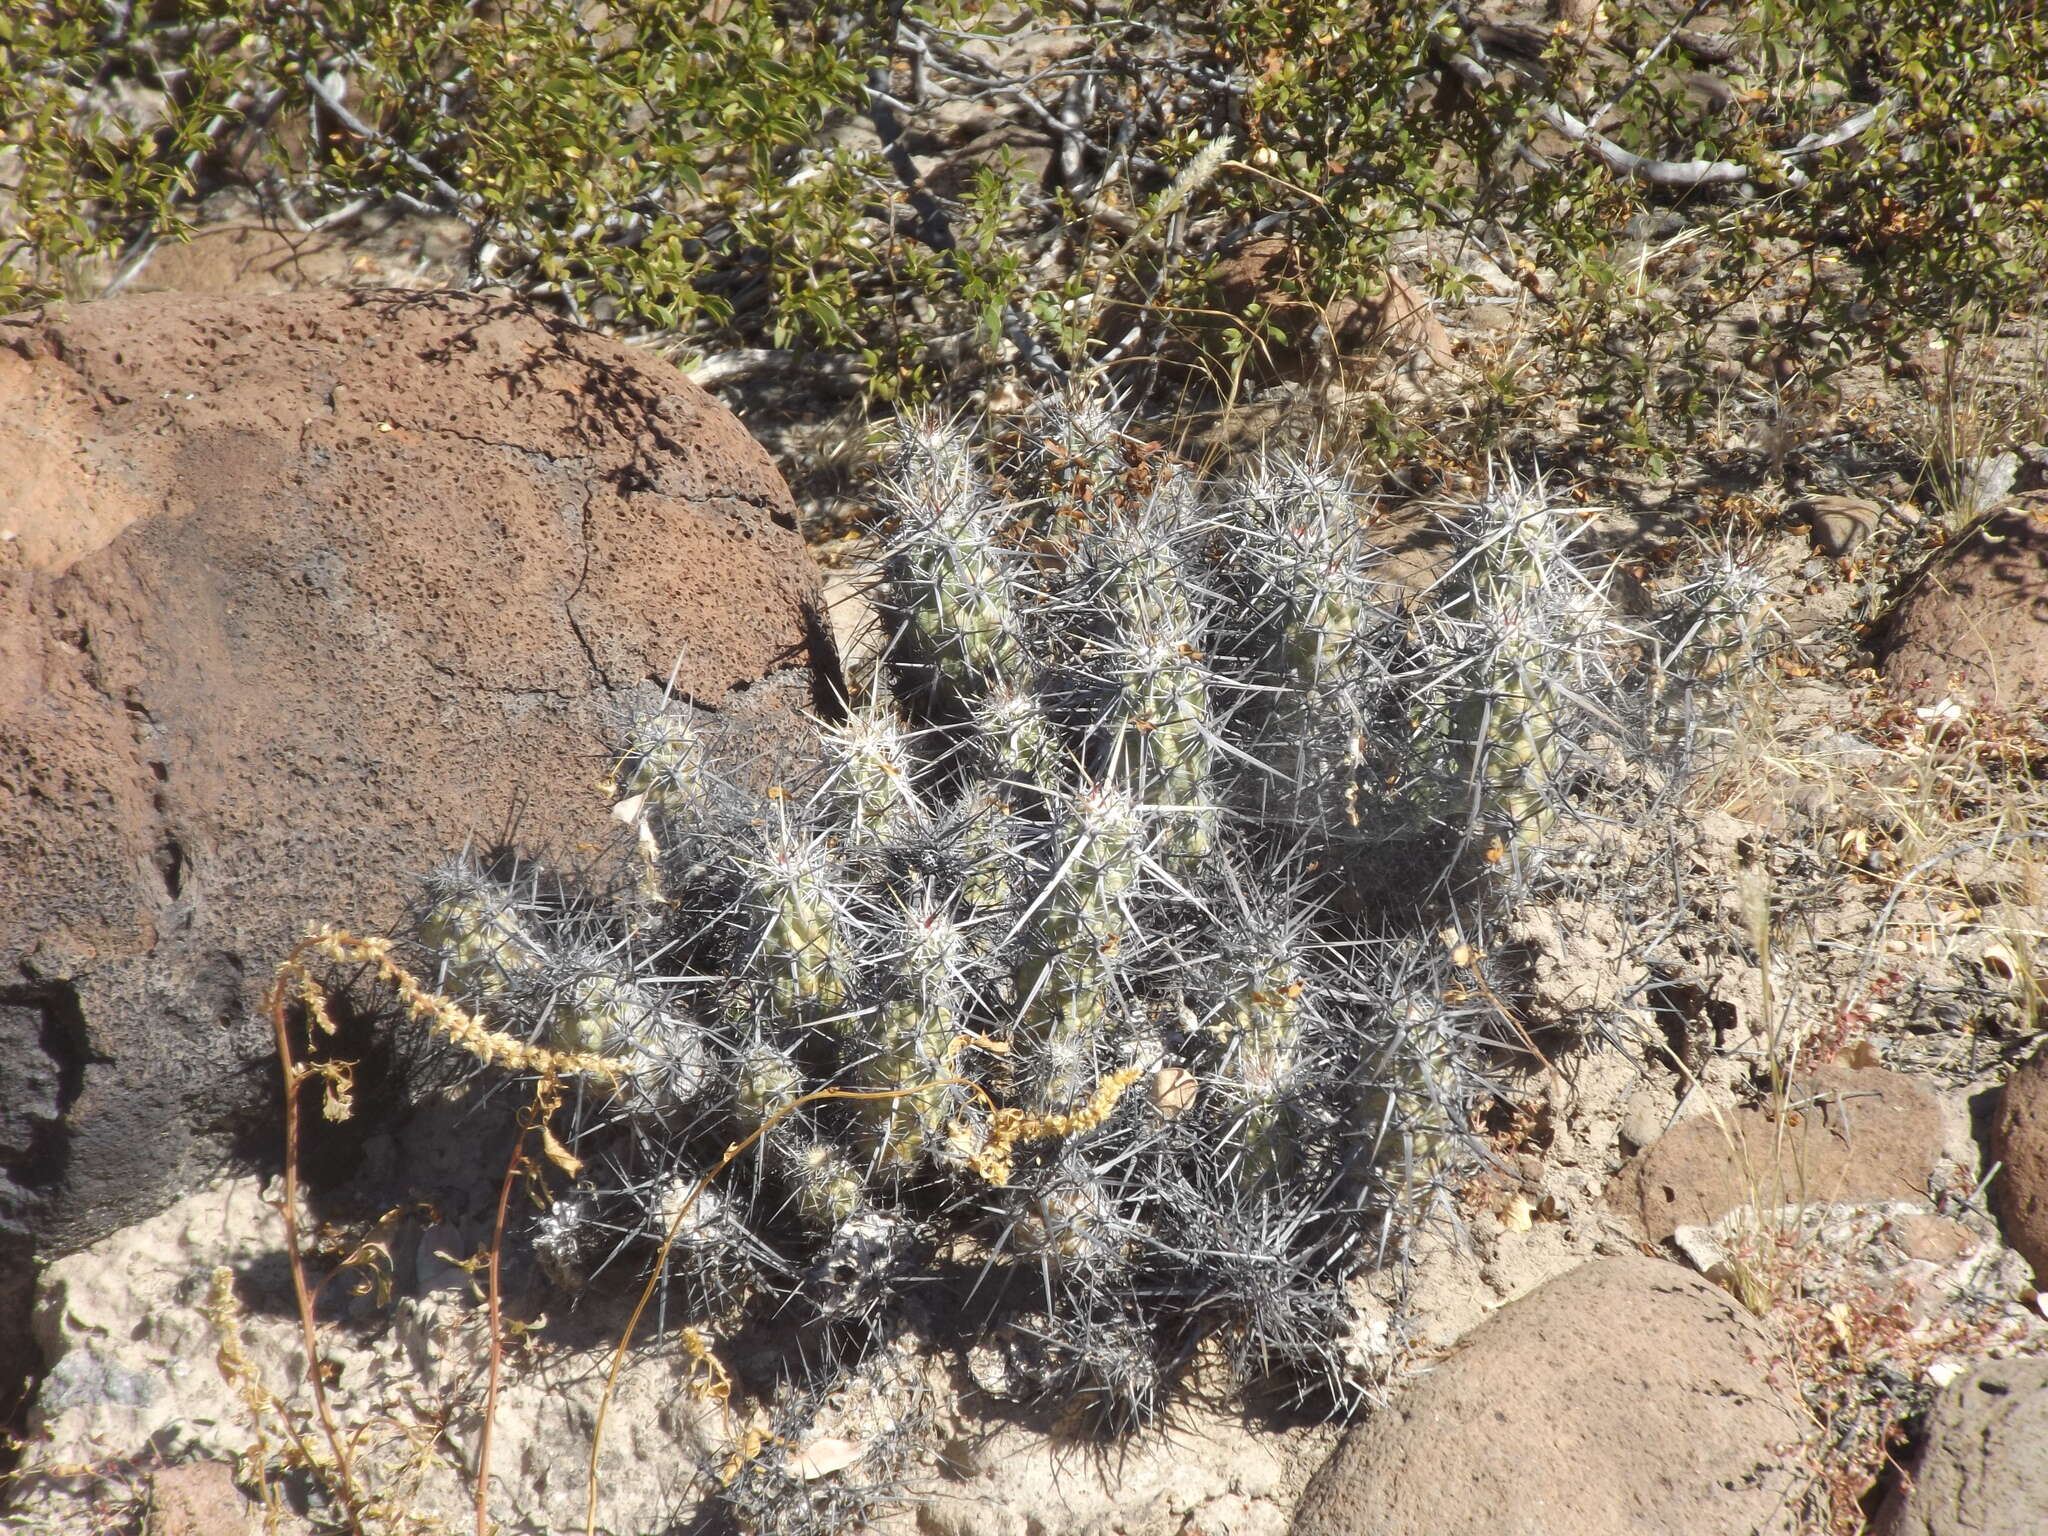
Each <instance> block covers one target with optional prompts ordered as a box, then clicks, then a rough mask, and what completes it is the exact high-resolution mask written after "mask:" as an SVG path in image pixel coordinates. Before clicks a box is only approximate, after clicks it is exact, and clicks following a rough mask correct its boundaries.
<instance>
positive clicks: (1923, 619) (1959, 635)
mask: <svg viewBox="0 0 2048 1536" xmlns="http://www.w3.org/2000/svg"><path fill="white" fill-rule="evenodd" d="M1882 653H1883V657H1884V671H1885V676H1886V677H1887V678H1888V679H1889V680H1890V681H1891V683H1892V684H1893V686H1894V687H1896V688H1898V689H1899V690H1900V691H1901V692H1903V693H1907V694H1911V695H1914V696H1916V697H1925V698H1927V699H1930V700H1934V699H1940V698H1942V697H1945V696H1946V695H1948V694H1951V693H1954V694H1958V695H1961V696H1966V697H1967V699H1968V701H1969V702H1971V703H1973V704H1983V705H1990V706H1993V707H1995V708H1999V709H2032V708H2036V707H2038V706H2040V705H2042V704H2044V703H2048V519H2044V518H2043V517H2041V516H2030V515H2028V513H2027V512H2026V511H2025V510H2023V509H2015V510H2013V511H2009V512H2005V513H2001V514H2000V515H1998V516H1996V517H1993V518H1992V519H1990V521H1989V522H1987V523H1986V524H1985V525H1984V527H1983V528H1981V529H1980V530H1978V531H1977V532H1976V533H1973V534H1972V535H1971V536H1970V537H1969V538H1968V539H1966V540H1964V541H1963V543H1962V544H1961V546H1960V547H1959V548H1957V549H1956V551H1955V552H1954V553H1953V554H1952V555H1950V556H1948V557H1947V558H1945V559H1944V560H1942V561H1941V562H1940V563H1938V564H1937V565H1935V566H1934V567H1933V569H1931V570H1929V571H1928V572H1927V574H1926V575H1925V576H1924V577H1923V578H1922V579H1921V580H1920V581H1919V583H1918V584H1917V585H1916V586H1915V587H1914V588H1913V590H1912V591H1911V592H1909V593H1908V594H1907V595H1906V596H1905V598H1904V599H1902V600H1901V602H1900V603H1899V605H1898V607H1897V608H1896V609H1894V610H1893V612H1892V615H1891V617H1890V619H1889V620H1888V621H1887V622H1886V625H1885V630H1884V639H1883V646H1882Z"/></svg>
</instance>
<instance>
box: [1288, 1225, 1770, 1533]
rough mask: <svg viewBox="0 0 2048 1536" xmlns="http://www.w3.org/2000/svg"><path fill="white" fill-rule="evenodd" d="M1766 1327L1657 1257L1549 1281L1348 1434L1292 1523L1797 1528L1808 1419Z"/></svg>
mask: <svg viewBox="0 0 2048 1536" xmlns="http://www.w3.org/2000/svg"><path fill="white" fill-rule="evenodd" d="M1768 1350H1769V1340H1768V1338H1767V1336H1766V1335H1765V1333H1764V1331H1763V1328H1762V1326H1761V1325H1760V1324H1759V1323H1758V1322H1757V1321H1756V1319H1754V1318H1753V1317H1751V1316H1750V1315H1749V1314H1748V1313H1747V1312H1745V1311H1743V1310H1742V1308H1741V1307H1739V1306H1737V1305H1736V1304H1735V1303H1734V1301H1732V1300H1731V1299H1730V1298H1729V1297H1728V1295H1727V1294H1726V1293H1725V1292H1723V1291H1721V1290H1720V1289H1718V1288H1717V1287H1715V1286H1713V1285H1710V1284H1709V1283H1708V1282H1707V1281H1705V1280H1703V1279H1701V1278H1700V1277H1699V1276H1697V1275H1695V1274H1692V1273H1691V1272H1690V1271H1687V1270H1683V1269H1680V1268H1679V1267H1678V1266H1677V1265H1675V1264H1667V1263H1664V1262H1662V1261H1661V1260H1657V1259H1646V1258H1639V1257H1629V1258H1617V1259H1602V1260H1598V1261H1596V1262H1594V1263H1591V1264H1587V1265H1584V1266H1582V1267H1580V1268H1578V1269H1575V1270H1572V1271H1571V1272H1570V1273H1568V1274H1565V1275H1562V1276H1560V1277H1559V1278H1558V1279H1555V1280H1553V1281H1551V1282H1550V1283H1549V1284H1547V1285H1544V1286H1541V1287H1539V1288H1538V1289H1537V1290H1535V1291H1533V1292H1531V1293H1530V1294H1529V1295H1528V1296H1525V1297H1523V1298H1522V1299H1521V1300H1520V1301H1517V1302H1514V1303H1513V1304H1511V1305H1509V1306H1507V1307H1504V1308H1502V1309H1501V1310H1500V1311H1499V1312H1498V1313H1496V1314H1495V1315H1494V1316H1492V1317H1490V1318H1488V1319H1487V1320H1486V1321H1485V1322H1484V1323H1482V1324H1480V1325H1479V1327H1477V1328H1475V1329H1474V1330H1473V1331H1472V1332H1471V1333H1470V1334H1468V1335H1467V1336H1466V1338H1465V1340H1464V1341H1463V1342H1462V1343H1461V1344H1459V1346H1458V1347H1457V1349H1455V1350H1454V1351H1453V1352H1452V1353H1451V1355H1450V1356H1449V1358H1448V1359H1445V1360H1443V1361H1442V1362H1440V1363H1439V1364H1438V1365H1436V1366H1435V1367H1434V1368H1433V1369H1432V1370H1430V1371H1429V1372H1428V1373H1427V1374H1426V1375H1423V1376H1421V1377H1419V1378H1417V1379H1416V1380H1414V1381H1412V1382H1410V1383H1409V1384H1408V1385H1407V1386H1406V1387H1404V1388H1403V1389H1402V1390H1401V1392H1400V1393H1399V1395H1398V1396H1396V1397H1395V1398H1394V1399H1393V1401H1392V1402H1390V1403H1388V1404H1387V1405H1386V1406H1385V1407H1384V1408H1381V1409H1378V1410H1376V1411H1374V1412H1373V1413H1372V1414H1371V1415H1370V1416H1369V1417H1367V1418H1366V1419H1365V1420H1363V1421H1362V1422H1361V1423H1360V1424H1358V1425H1357V1426H1356V1427H1354V1428H1353V1429H1352V1430H1351V1431H1350V1433H1349V1434H1348V1435H1346V1436H1345V1438H1344V1441H1343V1443H1342V1444H1341V1445H1340V1446H1339V1447H1338V1449H1337V1452H1336V1454H1335V1455H1334V1456H1332V1457H1331V1459H1330V1461H1329V1462H1328V1463H1327V1464H1326V1465H1325V1466H1324V1467H1323V1469H1322V1470H1321V1471H1320V1472H1318V1473H1317V1474H1316V1476H1315V1478H1314V1480H1313V1481H1312V1482H1311V1483H1310V1484H1309V1487H1308V1491H1307V1493H1306V1494H1305V1495H1304V1496H1303V1498H1302V1502H1301V1506H1300V1508H1299V1510H1298V1511H1297V1513H1296V1515H1295V1521H1294V1528H1293V1532H1294V1536H1557V1533H1559V1532H1571V1533H1572V1536H1636V1533H1641V1532H1645V1531H1670V1532H1678V1531H1683V1532H1685V1533H1687V1536H1720V1533H1726V1536H1754V1533H1768V1532H1789V1531H1791V1530H1792V1529H1793V1528H1794V1524H1795V1522H1794V1519H1793V1512H1792V1510H1791V1508H1790V1507H1789V1506H1790V1504H1791V1500H1790V1499H1789V1498H1788V1497H1787V1495H1788V1492H1789V1491H1790V1489H1791V1487H1792V1485H1793V1483H1794V1480H1795V1479H1796V1478H1797V1476H1798V1475H1799V1474H1798V1471H1797V1467H1796V1464H1795V1462H1796V1447H1797V1445H1798V1443H1799V1441H1800V1438H1801V1425H1800V1420H1799V1417H1798V1415H1797V1414H1796V1413H1795V1412H1794V1411H1793V1409H1792V1407H1791V1405H1790V1404H1789V1403H1788V1402H1787V1401H1786V1399H1785V1398H1784V1396H1783V1395H1782V1394H1781V1393H1780V1392H1779V1391H1778V1390H1777V1389H1776V1388H1774V1387H1773V1386H1772V1385H1771V1382H1770V1378H1769V1376H1768V1374H1767V1370H1766V1366H1765V1364H1764V1361H1765V1360H1766V1359H1767V1357H1768Z"/></svg>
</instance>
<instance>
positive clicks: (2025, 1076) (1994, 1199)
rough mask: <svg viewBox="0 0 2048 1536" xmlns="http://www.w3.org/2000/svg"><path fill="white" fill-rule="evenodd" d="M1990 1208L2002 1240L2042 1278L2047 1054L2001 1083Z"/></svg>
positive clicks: (2047, 1238) (2047, 1212) (2046, 1265)
mask: <svg viewBox="0 0 2048 1536" xmlns="http://www.w3.org/2000/svg"><path fill="white" fill-rule="evenodd" d="M1991 1160H1992V1161H1993V1162H1995V1163H1997V1164H1998V1165H1999V1167H1998V1177H1996V1178H1995V1179H1993V1180H1992V1181H1991V1206H1992V1209H1993V1210H1994V1211H1996V1212H1997V1213H1998V1224H1999V1227H2000V1228H2001V1229H2002V1230H2003V1232H2004V1234H2005V1240H2006V1242H2007V1243H2008V1244H2010V1245H2011V1246H2012V1248H2013V1249H2014V1250H2015V1251H2016V1252H2017V1253H2018V1254H2019V1255H2020V1257H2021V1258H2023V1259H2025V1260H2026V1261H2027V1262H2028V1263H2029V1264H2031V1265H2033V1266H2034V1276H2035V1278H2036V1279H2037V1280H2040V1279H2044V1278H2048V1052H2037V1053H2036V1054H2035V1055H2034V1057H2033V1058H2032V1059H2031V1060H2029V1061H2027V1062H2025V1063H2023V1064H2022V1065H2021V1066H2020V1067H2019V1069H2018V1070H2017V1071H2015V1072H2014V1073H2013V1075H2012V1076H2011V1077H2009V1078H2007V1079H2006V1083H2005V1088H2004V1090H2003V1092H2001V1093H2000V1094H1999V1097H1998V1111H1997V1117H1996V1118H1995V1119H1994V1120H1993V1121H1992V1124H1991Z"/></svg>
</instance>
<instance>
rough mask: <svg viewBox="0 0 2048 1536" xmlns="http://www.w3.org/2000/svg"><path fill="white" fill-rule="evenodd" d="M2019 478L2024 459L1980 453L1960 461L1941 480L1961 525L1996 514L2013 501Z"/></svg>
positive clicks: (1952, 510) (1944, 492)
mask: <svg viewBox="0 0 2048 1536" xmlns="http://www.w3.org/2000/svg"><path fill="white" fill-rule="evenodd" d="M2019 478H2020V456H2019V455H2018V454H2016V453H1980V454H1975V455H1972V456H1970V457H1968V458H1962V459H1957V460H1956V461H1955V463H1953V464H1951V465H1950V466H1949V467H1948V469H1947V470H1946V472H1945V473H1943V475H1942V477H1941V481H1942V494H1943V495H1944V496H1945V497H1946V499H1947V501H1948V506H1949V514H1950V516H1951V517H1952V518H1953V519H1954V520H1955V521H1957V522H1959V523H1961V522H1967V521H1969V520H1970V519H1972V518H1978V517H1982V516H1984V514H1985V513H1987V512H1996V511H1997V510H1998V509H1999V508H2000V507H2002V506H2004V505H2005V504H2006V502H2008V501H2009V500H2011V499H2012V493H2013V487H2014V486H2016V485H2017V484H2018V483H2019Z"/></svg>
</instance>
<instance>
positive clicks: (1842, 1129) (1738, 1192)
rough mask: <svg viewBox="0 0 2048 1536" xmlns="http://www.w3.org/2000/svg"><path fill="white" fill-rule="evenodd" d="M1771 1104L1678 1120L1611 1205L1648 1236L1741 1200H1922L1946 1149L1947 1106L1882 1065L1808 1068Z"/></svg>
mask: <svg viewBox="0 0 2048 1536" xmlns="http://www.w3.org/2000/svg"><path fill="white" fill-rule="evenodd" d="M1786 1104H1787V1112H1786V1114H1785V1116H1784V1118H1783V1119H1782V1120H1780V1119H1779V1118H1778V1117H1777V1115H1776V1113H1775V1111H1774V1110H1773V1109H1772V1108H1771V1107H1770V1106H1755V1107H1749V1108H1743V1109H1738V1110H1734V1111H1732V1112H1729V1113H1726V1114H1723V1115H1720V1116H1718V1117H1717V1116H1713V1115H1698V1116H1693V1117H1691V1118H1688V1119H1685V1120H1681V1121H1679V1122H1678V1124H1676V1125H1674V1126H1673V1127H1672V1128H1671V1129H1670V1130H1668V1131H1666V1132H1665V1133H1664V1134H1663V1135H1662V1136H1661V1137H1659V1138H1658V1139H1657V1141H1656V1142H1655V1143H1654V1144H1653V1145H1652V1146H1650V1147H1648V1148H1646V1149H1645V1150H1644V1151H1643V1152H1641V1153H1639V1154H1638V1155H1637V1156H1635V1157H1633V1158H1631V1159H1630V1160H1629V1161H1628V1162H1627V1163H1626V1164H1624V1165H1623V1167H1622V1169H1621V1171H1620V1172H1619V1173H1617V1174H1616V1175H1615V1176H1614V1180H1613V1182H1612V1183H1611V1184H1610V1185H1609V1186H1608V1195H1607V1203H1608V1205H1609V1206H1610V1207H1611V1208H1612V1209H1614V1210H1616V1211H1618V1212H1620V1213H1622V1214H1625V1215H1627V1216H1630V1217H1632V1218H1634V1219H1635V1220H1636V1221H1637V1222H1639V1223H1640V1224H1641V1226H1642V1229H1643V1235H1644V1236H1646V1237H1647V1238H1649V1239H1650V1241H1651V1242H1662V1241H1663V1240H1664V1239H1665V1238H1667V1237H1669V1236H1670V1235H1671V1234H1672V1233H1673V1232H1675V1231H1677V1230H1678V1228H1680V1227H1691V1226H1705V1225H1708V1224H1710V1223H1712V1222H1714V1221H1716V1220H1718V1219H1719V1218H1720V1217H1722V1216H1723V1215H1725V1214H1726V1213H1728V1212H1729V1211H1732V1210H1735V1209H1737V1208H1738V1207H1748V1208H1750V1209H1752V1210H1759V1211H1770V1210H1776V1209H1777V1208H1779V1207H1780V1206H1786V1205H1817V1204H1823V1203H1831V1202H1835V1201H1871V1200H1914V1199H1924V1198H1926V1195H1927V1181H1928V1179H1929V1177H1930V1176H1931V1175H1932V1174H1933V1172H1934V1169H1935V1165H1936V1163H1938V1162H1939V1161H1940V1159H1941V1154H1942V1147H1943V1143H1944V1140H1945V1136H1946V1132H1945V1129H1944V1127H1943V1124H1942V1115H1941V1106H1940V1104H1939V1103H1938V1102H1937V1101H1936V1100H1935V1098H1934V1096H1933V1095H1932V1094H1930V1093H1929V1092H1928V1091H1927V1090H1926V1089H1925V1088H1923V1087H1921V1086H1920V1084H1918V1083H1916V1082H1915V1081H1913V1079H1911V1078H1910V1077H1906V1076H1904V1075H1903V1074H1901V1073H1898V1072H1888V1071H1886V1070H1885V1069H1883V1068H1882V1067H1862V1068H1851V1067H1842V1066H1820V1067H1813V1068H1810V1069H1809V1070H1808V1071H1807V1072H1805V1073H1804V1074H1802V1076H1801V1077H1800V1078H1799V1079H1798V1080H1797V1081H1795V1082H1794V1083H1792V1084H1791V1086H1790V1091H1789V1092H1788V1094H1787V1095H1786Z"/></svg>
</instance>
